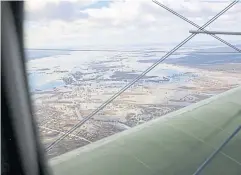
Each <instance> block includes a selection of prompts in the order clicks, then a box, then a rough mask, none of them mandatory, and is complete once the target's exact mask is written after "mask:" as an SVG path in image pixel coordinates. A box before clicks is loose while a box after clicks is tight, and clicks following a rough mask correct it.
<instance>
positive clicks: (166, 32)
mask: <svg viewBox="0 0 241 175" xmlns="http://www.w3.org/2000/svg"><path fill="white" fill-rule="evenodd" d="M159 2H161V3H163V4H164V5H166V6H168V7H169V8H172V9H173V10H175V11H176V12H178V13H180V14H182V15H184V16H185V17H187V18H188V19H190V20H192V21H193V22H195V23H197V24H198V25H202V24H204V23H205V22H206V21H207V20H208V19H210V18H212V17H213V16H214V15H216V14H217V13H218V12H219V11H221V10H222V9H223V8H224V7H225V6H227V5H228V4H229V3H230V2H231V1H228V0H159ZM25 11H26V18H25V29H26V30H25V31H26V32H25V39H26V41H27V46H26V47H27V48H82V47H84V46H88V47H99V46H106V47H117V46H118V45H124V46H132V45H137V44H138V45H139V44H145V45H148V44H151V43H164V44H168V43H173V42H174V43H179V42H181V41H182V40H183V39H185V37H187V36H188V35H189V33H188V31H189V30H190V29H195V27H193V26H191V25H190V24H188V23H187V22H185V21H183V20H182V19H179V18H178V17H176V16H174V15H173V14H171V13H170V12H167V11H166V10H164V9H162V8H161V7H160V6H158V5H156V4H155V3H153V2H152V1H151V0H112V1H98V0H68V1H59V0H29V1H27V2H26V3H25ZM207 29H210V30H224V31H228V30H229V31H240V29H241V3H240V2H239V3H238V4H237V5H235V6H234V7H233V8H231V9H230V10H229V11H227V12H226V13H225V14H224V15H223V16H221V17H220V18H219V19H217V20H216V21H215V22H213V23H212V24H211V25H210V27H208V28H207ZM220 37H222V38H223V39H226V40H227V41H230V42H232V43H238V41H241V37H239V36H235V37H230V36H229V37H227V36H225V37H224V36H220ZM197 41H208V42H216V41H215V39H213V38H211V37H210V36H205V35H199V36H197V37H196V38H195V39H194V40H192V42H197ZM217 43H218V42H217Z"/></svg>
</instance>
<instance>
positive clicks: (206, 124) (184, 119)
mask: <svg viewBox="0 0 241 175" xmlns="http://www.w3.org/2000/svg"><path fill="white" fill-rule="evenodd" d="M240 99H241V87H238V88H236V89H232V90H230V91H227V92H225V93H223V94H220V95H218V96H215V97H212V98H210V99H207V100H203V101H201V102H199V103H196V104H194V105H191V106H188V107H185V108H183V109H180V110H178V111H175V112H172V113H170V114H167V115H165V116H163V117H161V118H158V119H156V120H153V121H150V122H148V123H145V124H142V125H140V126H137V127H135V128H133V129H130V130H127V131H124V132H122V133H120V134H116V135H114V136H111V137H108V138H106V139H103V140H100V141H98V142H96V143H93V144H91V145H88V146H85V147H82V148H79V149H76V150H74V151H71V152H69V153H66V154H63V155H61V156H59V157H56V158H53V159H52V160H50V164H51V166H52V168H53V170H54V174H56V175H61V174H63V175H64V174H68V175H74V174H98V175H113V174H115V175H117V174H120V175H123V174H124V175H142V174H143V175H148V174H164V175H169V174H178V175H188V174H194V173H195V171H196V170H197V169H198V168H199V167H200V165H201V164H202V163H203V162H205V160H207V158H208V157H209V156H210V155H211V154H212V153H213V152H215V150H217V149H218V148H219V147H220V145H222V143H223V142H225V140H226V139H227V138H228V137H229V136H230V135H232V133H233V132H234V131H235V130H236V128H238V127H239V126H240V124H241V101H240ZM201 174H205V175H214V174H219V175H221V174H223V175H227V174H237V175H238V174H241V132H238V133H237V134H236V135H235V136H234V137H233V138H232V139H231V140H230V141H229V142H228V143H227V144H226V145H225V146H224V147H223V148H222V149H221V150H220V151H219V152H218V153H217V154H216V156H215V157H214V158H213V159H212V161H210V162H209V163H208V164H207V166H206V167H205V168H204V169H203V170H202V172H201Z"/></svg>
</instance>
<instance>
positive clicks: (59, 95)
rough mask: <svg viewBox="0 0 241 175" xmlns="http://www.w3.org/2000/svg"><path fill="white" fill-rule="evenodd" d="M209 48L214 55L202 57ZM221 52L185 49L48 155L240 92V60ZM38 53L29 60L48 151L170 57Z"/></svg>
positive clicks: (143, 53)
mask: <svg viewBox="0 0 241 175" xmlns="http://www.w3.org/2000/svg"><path fill="white" fill-rule="evenodd" d="M221 50H223V49H221ZM210 51H212V52H213V53H211V54H206V53H203V52H210ZM214 51H215V52H214ZM216 52H217V48H215V49H213V50H210V49H206V50H190V49H189V48H183V50H180V51H179V52H178V53H176V54H174V55H173V56H171V57H170V58H169V59H168V60H166V61H165V62H163V63H162V64H160V65H159V66H157V67H156V68H155V69H154V70H153V71H151V72H150V73H148V74H147V75H145V76H144V77H143V79H141V80H140V81H139V83H137V84H135V85H133V86H132V87H131V88H130V89H128V90H127V91H126V92H124V93H123V94H122V95H120V96H119V97H118V98H117V99H116V100H114V101H113V102H112V103H111V104H109V105H108V106H107V107H106V108H105V109H104V110H102V111H100V112H99V113H98V114H97V115H95V116H94V117H93V118H91V119H90V120H89V121H88V122H86V123H85V124H84V125H83V126H81V127H80V128H78V129H77V130H76V131H74V132H73V133H72V134H70V135H69V136H68V137H67V138H65V139H64V140H63V141H61V143H59V144H58V145H56V146H55V147H54V148H53V149H52V150H51V151H50V152H49V153H48V155H49V156H50V157H53V156H56V155H59V154H62V153H64V152H67V151H69V150H72V149H74V148H77V147H81V146H84V145H87V144H89V143H92V142H95V141H96V140H99V139H101V138H104V137H107V136H110V135H113V134H115V133H118V132H121V131H123V130H127V129H129V128H132V127H134V126H136V125H139V124H141V123H145V122H147V121H149V120H151V119H154V118H157V117H160V116H162V115H165V114H167V113H169V112H171V111H175V110H177V109H180V108H183V107H185V106H188V105H190V104H193V103H196V102H198V101H200V100H202V99H205V98H208V97H211V96H213V95H216V94H219V93H221V92H224V91H226V90H228V89H231V88H233V87H237V86H238V85H240V84H241V76H240V73H241V55H240V54H236V53H235V54H234V53H222V54H220V53H216ZM34 53H35V52H34V51H31V54H30V55H29V60H28V61H27V66H28V76H29V80H30V84H29V86H30V89H31V93H32V99H33V103H34V109H35V116H36V120H37V122H38V126H39V130H40V133H41V138H42V141H43V143H44V145H45V146H47V145H49V144H50V143H51V142H53V141H54V140H55V139H57V138H58V137H60V136H61V135H62V134H64V133H65V132H66V131H68V130H69V129H70V128H71V127H73V126H74V125H75V124H76V123H77V122H79V121H81V120H82V119H83V118H84V117H86V116H87V115H88V114H90V113H91V112H92V111H93V110H94V109H96V108H97V107H99V106H100V105H101V104H102V103H103V102H105V100H107V99H108V98H110V97H111V96H112V95H113V94H114V93H116V92H117V91H118V90H120V88H121V87H123V86H124V85H126V84H127V83H128V82H130V81H132V80H133V79H134V78H136V77H137V76H138V75H139V74H140V73H141V72H142V71H144V70H145V69H147V68H148V67H149V66H150V65H152V64H153V63H154V62H155V61H156V60H157V59H158V58H160V57H161V56H163V55H164V54H165V52H163V51H160V50H156V49H153V48H152V49H146V50H135V51H125V52H122V51H119V52H117V51H116V52H107V51H102V52H100V51H99V52H96V51H95V52H89V51H85V52H83V51H81V52H80V51H69V52H64V53H63V52H61V53H59V52H54V53H53V52H52V53H51V52H50V51H49V53H45V54H41V52H40V51H38V52H36V53H35V55H34Z"/></svg>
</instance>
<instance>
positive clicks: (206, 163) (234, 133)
mask: <svg viewBox="0 0 241 175" xmlns="http://www.w3.org/2000/svg"><path fill="white" fill-rule="evenodd" d="M240 130H241V125H240V126H239V127H238V128H237V129H235V131H234V132H233V133H232V134H231V135H230V136H229V137H228V138H227V139H226V140H225V141H224V142H223V143H222V144H221V145H220V146H219V147H218V148H217V149H216V150H215V151H214V152H213V153H212V154H211V155H210V156H209V157H208V158H207V159H206V160H205V161H204V162H203V163H202V164H201V165H200V166H199V167H198V169H197V170H196V171H195V172H194V173H193V175H199V174H200V173H201V172H202V170H204V168H205V167H206V166H207V165H208V164H209V163H210V162H211V161H212V160H213V158H214V157H215V156H216V155H217V154H218V153H219V152H220V151H221V150H222V148H223V147H224V146H225V145H227V143H228V142H229V141H230V140H231V139H232V138H233V137H234V136H235V135H236V134H237V133H238V132H239V131H240Z"/></svg>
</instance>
